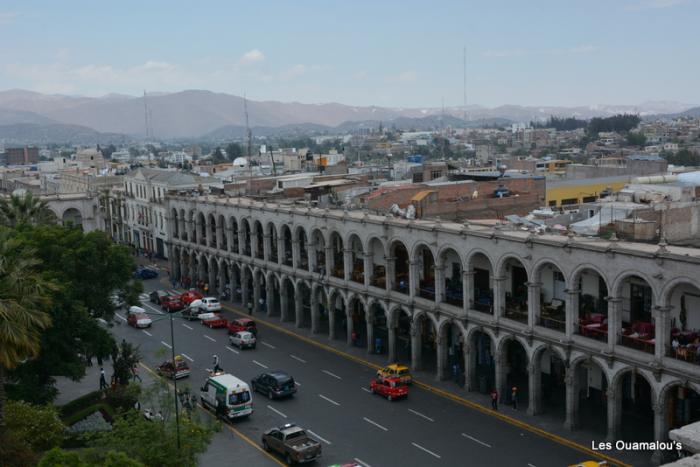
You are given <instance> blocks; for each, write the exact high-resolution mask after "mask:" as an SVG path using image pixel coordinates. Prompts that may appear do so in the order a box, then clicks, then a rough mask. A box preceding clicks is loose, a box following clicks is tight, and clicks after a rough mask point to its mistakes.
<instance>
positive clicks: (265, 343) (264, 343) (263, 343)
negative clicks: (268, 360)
mask: <svg viewBox="0 0 700 467" xmlns="http://www.w3.org/2000/svg"><path fill="white" fill-rule="evenodd" d="M260 343H261V344H262V345H264V346H265V347H269V348H271V349H276V348H277V347H275V346H274V345H272V344H268V343H267V342H265V341H260Z"/></svg>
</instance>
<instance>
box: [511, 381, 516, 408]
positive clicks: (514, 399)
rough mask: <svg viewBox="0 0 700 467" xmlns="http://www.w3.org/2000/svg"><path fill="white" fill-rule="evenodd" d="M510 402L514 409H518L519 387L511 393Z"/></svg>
mask: <svg viewBox="0 0 700 467" xmlns="http://www.w3.org/2000/svg"><path fill="white" fill-rule="evenodd" d="M510 401H511V403H512V404H513V408H514V409H516V410H517V409H518V387H517V386H513V389H511V391H510Z"/></svg>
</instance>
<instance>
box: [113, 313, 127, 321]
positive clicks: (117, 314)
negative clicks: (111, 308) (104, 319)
mask: <svg viewBox="0 0 700 467" xmlns="http://www.w3.org/2000/svg"><path fill="white" fill-rule="evenodd" d="M114 314H115V315H116V316H117V318H119V319H120V320H122V321H126V318H124V317H123V316H122V315H120V314H119V313H114Z"/></svg>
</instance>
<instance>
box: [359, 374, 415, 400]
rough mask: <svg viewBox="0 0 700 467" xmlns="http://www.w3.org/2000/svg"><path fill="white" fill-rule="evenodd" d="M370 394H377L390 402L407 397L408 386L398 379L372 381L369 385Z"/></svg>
mask: <svg viewBox="0 0 700 467" xmlns="http://www.w3.org/2000/svg"><path fill="white" fill-rule="evenodd" d="M369 390H370V392H372V394H379V395H380V396H384V397H386V398H387V399H388V400H390V401H392V400H394V399H398V398H400V397H408V386H407V385H406V383H403V382H401V380H400V379H399V378H384V379H373V380H372V381H371V382H370V383H369Z"/></svg>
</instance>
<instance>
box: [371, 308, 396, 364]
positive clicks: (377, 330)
mask: <svg viewBox="0 0 700 467" xmlns="http://www.w3.org/2000/svg"><path fill="white" fill-rule="evenodd" d="M390 326H391V323H390V320H389V315H388V312H387V307H386V304H385V303H384V302H383V301H381V300H378V299H376V298H374V299H370V300H369V301H368V303H367V335H368V337H367V351H368V352H370V353H376V354H386V353H388V350H389V349H388V345H389V327H390Z"/></svg>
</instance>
